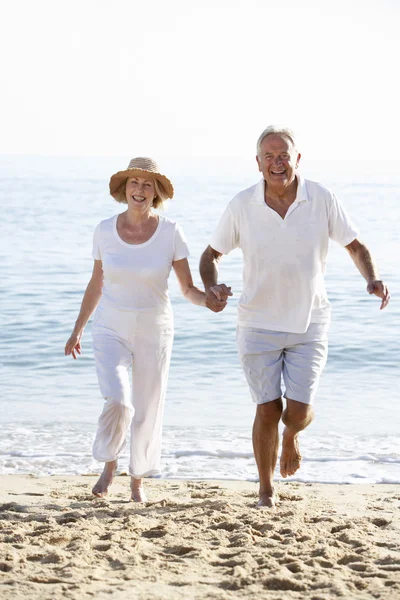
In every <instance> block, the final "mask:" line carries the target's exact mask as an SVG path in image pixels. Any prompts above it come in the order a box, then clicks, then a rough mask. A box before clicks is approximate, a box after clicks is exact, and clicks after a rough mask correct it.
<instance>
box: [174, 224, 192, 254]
mask: <svg viewBox="0 0 400 600" xmlns="http://www.w3.org/2000/svg"><path fill="white" fill-rule="evenodd" d="M189 254H190V252H189V247H188V245H187V242H186V238H185V234H184V233H183V230H182V229H181V228H180V227H179V225H176V227H175V234H174V256H173V259H172V260H174V261H175V260H182V259H183V258H187V257H188V256H189Z"/></svg>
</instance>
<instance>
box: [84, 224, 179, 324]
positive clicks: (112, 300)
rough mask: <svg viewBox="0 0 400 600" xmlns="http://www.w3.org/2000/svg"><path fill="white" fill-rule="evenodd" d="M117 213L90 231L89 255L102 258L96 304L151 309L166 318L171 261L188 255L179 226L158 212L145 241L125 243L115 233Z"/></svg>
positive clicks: (116, 307)
mask: <svg viewBox="0 0 400 600" xmlns="http://www.w3.org/2000/svg"><path fill="white" fill-rule="evenodd" d="M117 217H118V215H114V216H113V217H111V218H110V219H106V220H104V221H101V222H100V223H99V224H98V225H97V227H96V229H95V231H94V235H93V252H92V256H93V258H94V259H95V260H101V261H102V266H103V273H104V281H103V290H102V295H101V299H100V304H99V308H100V309H102V308H107V307H109V308H113V309H117V310H140V311H142V310H152V311H154V312H155V313H157V314H159V315H160V316H162V315H164V316H167V317H168V318H169V317H170V316H171V314H172V312H171V303H170V300H169V296H168V277H169V274H170V271H171V267H172V262H173V261H176V260H181V259H183V258H187V257H188V256H189V249H188V246H187V243H186V239H185V236H184V234H183V232H182V230H181V229H180V227H179V226H178V225H177V224H176V223H175V222H174V221H171V220H170V219H167V218H165V217H163V216H161V215H159V222H158V227H157V229H156V231H155V232H154V234H153V235H152V236H151V238H150V239H149V240H148V241H147V242H144V243H143V244H128V243H127V242H124V241H123V240H122V239H121V237H120V236H119V234H118V231H117Z"/></svg>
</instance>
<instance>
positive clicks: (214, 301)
mask: <svg viewBox="0 0 400 600" xmlns="http://www.w3.org/2000/svg"><path fill="white" fill-rule="evenodd" d="M232 295H233V294H232V292H231V288H230V287H228V286H226V285H225V284H224V283H220V284H219V285H212V286H211V287H210V288H209V289H208V290H207V291H206V307H207V308H209V309H210V310H212V311H213V312H221V310H224V308H225V306H226V305H227V303H228V297H229V296H232Z"/></svg>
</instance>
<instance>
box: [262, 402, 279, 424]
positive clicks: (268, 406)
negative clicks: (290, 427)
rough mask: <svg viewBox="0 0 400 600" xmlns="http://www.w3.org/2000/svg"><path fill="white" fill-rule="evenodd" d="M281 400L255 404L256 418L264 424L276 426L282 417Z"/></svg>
mask: <svg viewBox="0 0 400 600" xmlns="http://www.w3.org/2000/svg"><path fill="white" fill-rule="evenodd" d="M282 409H283V407H282V399H281V398H277V399H276V400H272V401H271V402H264V403H263V404H257V418H258V419H260V420H261V421H263V422H264V423H266V424H277V423H279V420H280V418H281V415H282Z"/></svg>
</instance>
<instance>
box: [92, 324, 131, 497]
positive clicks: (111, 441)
mask: <svg viewBox="0 0 400 600" xmlns="http://www.w3.org/2000/svg"><path fill="white" fill-rule="evenodd" d="M93 349H94V356H95V362H96V370H97V377H98V381H99V387H100V391H101V393H102V395H103V397H104V400H105V404H104V408H103V411H102V413H101V415H100V418H99V421H98V428H97V433H96V437H95V440H94V444H93V457H94V458H95V459H96V460H98V461H100V462H105V466H104V471H103V473H102V475H101V477H100V479H99V480H98V482H97V483H96V485H95V486H94V487H93V490H92V492H93V494H95V495H96V496H100V497H102V496H106V495H107V492H108V488H109V486H110V484H111V482H112V480H113V477H114V475H115V471H116V468H117V458H118V455H119V454H120V452H121V450H122V448H123V447H124V444H125V438H126V434H127V431H128V429H129V425H130V422H131V419H132V414H133V407H132V403H131V398H130V396H131V392H130V383H129V368H130V366H131V363H132V353H131V351H130V350H129V349H128V348H127V346H126V345H125V344H124V343H123V342H122V341H121V340H120V339H118V338H115V337H113V336H111V335H107V334H96V335H93Z"/></svg>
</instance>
